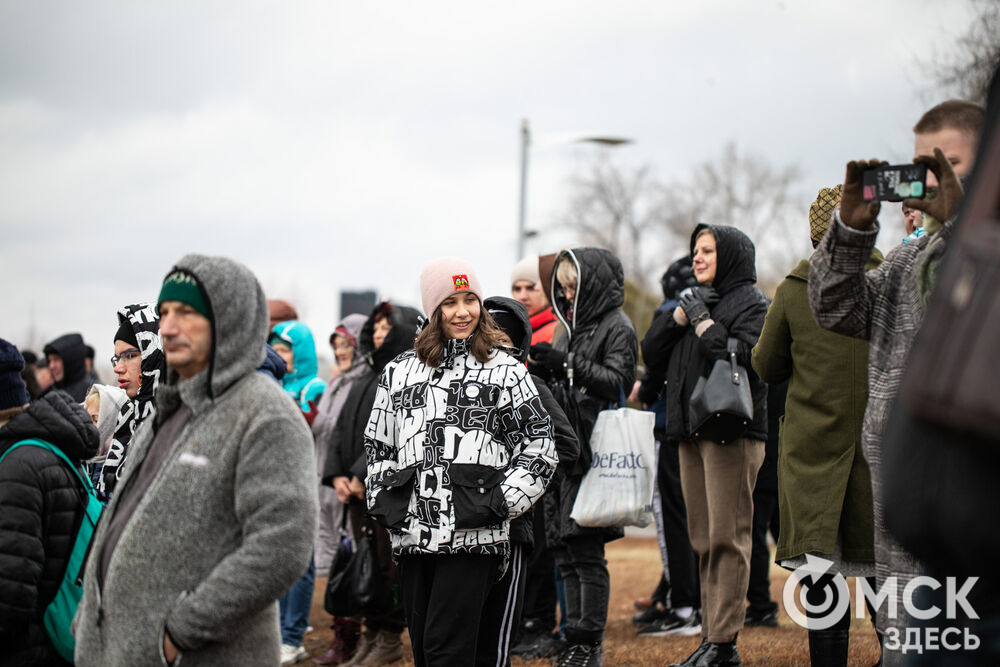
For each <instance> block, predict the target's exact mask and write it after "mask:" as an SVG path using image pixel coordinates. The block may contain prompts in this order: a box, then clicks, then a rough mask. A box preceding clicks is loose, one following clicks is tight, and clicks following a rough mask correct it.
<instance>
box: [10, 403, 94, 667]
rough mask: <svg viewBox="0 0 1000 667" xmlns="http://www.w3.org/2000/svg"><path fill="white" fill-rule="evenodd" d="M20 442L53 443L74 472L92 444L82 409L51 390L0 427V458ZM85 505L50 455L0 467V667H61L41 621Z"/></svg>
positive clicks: (40, 453) (14, 456)
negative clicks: (38, 440)
mask: <svg viewBox="0 0 1000 667" xmlns="http://www.w3.org/2000/svg"><path fill="white" fill-rule="evenodd" d="M28 438H38V439H40V440H45V441H47V442H50V443H52V444H54V445H55V446H56V447H58V448H59V449H61V450H62V451H63V453H64V454H66V456H67V457H68V458H69V460H70V461H73V462H74V463H76V464H77V466H78V467H80V463H81V461H84V460H86V459H89V458H92V457H93V456H94V455H95V454H96V453H97V447H98V440H99V436H98V434H97V428H96V427H95V426H94V425H93V423H92V422H91V420H90V415H88V414H87V411H86V410H84V409H83V406H81V405H79V404H78V403H76V402H75V401H74V400H73V398H72V397H70V395H69V394H66V393H65V392H62V391H58V390H56V391H50V392H47V393H46V394H45V396H43V397H41V398H39V399H37V400H35V401H33V402H32V403H31V404H30V405H29V406H28V408H27V410H25V411H24V412H21V413H19V414H17V415H15V416H14V418H13V419H11V420H10V421H9V422H7V424H5V425H4V426H3V427H2V428H0V454H3V453H4V452H6V451H7V450H8V449H10V448H11V446H12V445H14V443H16V442H19V441H21V440H26V439H28ZM80 474H81V475H84V474H85V473H84V471H83V469H82V467H80ZM85 503H86V500H85V497H84V496H83V487H82V486H81V484H80V480H79V479H78V478H77V477H76V475H74V474H73V473H72V472H71V471H70V470H69V468H67V467H66V464H65V463H64V462H63V461H62V460H61V459H60V458H59V457H57V456H56V455H55V454H53V453H52V452H50V451H47V450H45V449H42V448H41V447H19V448H17V449H16V450H14V451H13V452H11V453H10V454H8V455H7V458H5V459H4V460H3V463H0V508H2V510H0V663H2V664H4V665H12V666H16V665H66V664H68V663H66V662H64V661H63V660H62V659H61V658H60V657H59V654H58V653H56V650H55V648H54V647H53V646H52V642H51V641H49V638H48V635H47V634H46V632H45V628H44V627H43V625H42V615H43V614H44V613H45V608H46V607H47V606H48V605H49V603H50V602H51V601H52V598H53V597H54V596H55V593H56V590H57V589H58V588H59V585H60V584H61V583H62V578H63V574H64V573H65V571H66V565H67V562H68V560H69V554H70V551H71V550H72V548H73V541H74V539H75V538H76V531H77V530H78V529H79V527H80V521H81V520H82V518H83V510H84V506H85Z"/></svg>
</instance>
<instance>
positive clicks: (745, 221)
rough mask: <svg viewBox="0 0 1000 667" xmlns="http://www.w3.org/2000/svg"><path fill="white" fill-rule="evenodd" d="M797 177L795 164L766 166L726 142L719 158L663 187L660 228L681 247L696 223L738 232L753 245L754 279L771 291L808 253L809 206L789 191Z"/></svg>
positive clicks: (765, 162) (792, 188) (764, 163)
mask: <svg viewBox="0 0 1000 667" xmlns="http://www.w3.org/2000/svg"><path fill="white" fill-rule="evenodd" d="M799 178H800V172H799V169H798V167H797V166H795V165H786V166H778V167H776V166H772V165H771V164H769V163H768V162H767V161H766V160H765V159H764V158H761V157H758V156H754V155H750V154H746V153H740V151H739V150H738V149H737V146H736V144H735V143H732V142H730V143H729V144H727V145H726V147H725V148H724V149H723V151H722V155H721V156H720V157H719V158H717V159H714V160H710V161H707V162H703V163H702V164H700V165H698V166H697V167H695V169H694V171H693V172H692V174H691V176H690V177H689V178H688V179H685V180H682V181H679V182H674V183H671V184H670V185H668V186H667V187H666V188H665V189H664V204H663V209H664V210H666V211H669V214H668V215H666V216H665V218H664V225H665V227H666V230H667V231H668V233H669V234H671V235H673V236H675V237H678V239H679V240H683V242H684V243H685V244H686V243H687V241H688V239H689V236H690V234H691V231H692V230H693V229H694V227H695V225H696V224H697V223H699V222H705V223H708V224H715V225H730V226H732V227H737V228H739V229H741V230H743V231H744V232H745V233H746V234H747V236H749V237H750V238H751V240H753V242H754V245H756V247H757V274H758V278H759V281H760V282H761V284H762V285H763V286H765V287H773V286H774V285H776V284H777V283H778V282H779V281H780V280H781V279H782V278H783V277H784V276H785V275H786V274H787V273H788V271H789V270H791V268H792V267H794V266H795V263H796V261H797V260H799V259H801V258H802V257H805V256H807V255H808V254H809V251H810V249H809V235H808V227H807V225H806V224H805V220H806V211H808V207H809V204H808V201H806V199H805V197H803V196H801V195H799V194H797V193H796V192H795V190H794V186H795V184H796V182H797V181H798V180H799ZM685 247H686V245H685Z"/></svg>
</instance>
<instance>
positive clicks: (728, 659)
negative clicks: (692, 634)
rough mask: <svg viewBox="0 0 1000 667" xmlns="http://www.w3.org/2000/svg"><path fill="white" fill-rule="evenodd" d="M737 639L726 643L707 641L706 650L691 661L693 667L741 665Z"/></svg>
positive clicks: (734, 666) (736, 666) (731, 666)
mask: <svg viewBox="0 0 1000 667" xmlns="http://www.w3.org/2000/svg"><path fill="white" fill-rule="evenodd" d="M742 664H743V663H741V662H740V654H739V651H737V650H736V641H735V640H734V641H731V642H726V643H724V644H715V643H712V642H706V648H705V651H704V652H703V653H702V654H701V655H699V656H698V658H697V659H696V660H695V661H694V662H693V663H691V667H741V665H742Z"/></svg>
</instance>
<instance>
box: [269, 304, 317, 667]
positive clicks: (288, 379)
mask: <svg viewBox="0 0 1000 667" xmlns="http://www.w3.org/2000/svg"><path fill="white" fill-rule="evenodd" d="M267 343H268V345H270V346H271V347H272V348H274V351H275V352H277V353H278V354H279V355H281V358H282V359H284V360H285V366H286V368H287V371H286V373H285V375H284V377H282V378H281V386H282V387H283V388H284V389H285V391H286V392H288V394H289V395H290V396H291V397H292V398H294V399H295V401H296V403H298V405H299V408H300V409H301V410H302V412H303V414H304V415H305V418H306V421H307V422H308V423H309V424H310V425H312V420H313V418H314V417H315V416H316V414H317V410H316V404H317V403H319V399H320V397H321V396H322V395H323V391H324V390H325V389H326V383H325V382H323V380H321V379H320V378H319V376H318V375H317V374H316V372H317V369H318V366H317V363H316V343H315V342H314V341H313V335H312V332H311V331H309V327H307V326H306V325H305V324H303V323H302V322H298V321H295V320H290V321H287V322H279V323H278V324H275V325H274V326H273V327H272V328H271V336H270V337H269V338H268V339H267ZM315 568H316V564H315V561H314V560H310V561H309V569H308V570H306V572H305V573H304V574H303V575H302V578H301V579H299V581H298V582H297V583H296V584H295V585H294V586H292V588H291V590H289V591H288V593H286V594H285V596H284V597H283V598H281V600H280V601H279V605H278V606H279V608H280V614H281V658H282V660H281V664H283V665H290V664H293V663H295V662H298V661H299V660H301V659H303V658H305V657H306V655H307V653H306V651H305V648H304V647H303V645H302V639H303V637H304V635H305V631H306V627H307V626H308V625H309V611H310V608H311V606H312V596H313V587H314V582H315V573H316V569H315Z"/></svg>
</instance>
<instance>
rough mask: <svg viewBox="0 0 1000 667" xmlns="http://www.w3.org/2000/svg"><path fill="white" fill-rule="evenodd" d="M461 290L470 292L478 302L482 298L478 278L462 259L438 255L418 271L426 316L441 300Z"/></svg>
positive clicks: (481, 289) (432, 311) (428, 315)
mask: <svg viewBox="0 0 1000 667" xmlns="http://www.w3.org/2000/svg"><path fill="white" fill-rule="evenodd" d="M461 292H472V293H473V294H475V295H476V296H477V297H479V301H480V302H482V300H483V288H482V287H481V286H480V284H479V278H477V277H476V274H474V273H473V272H472V267H471V266H470V265H469V263H468V262H466V261H465V260H464V259H459V258H457V257H439V258H438V259H435V260H433V261H431V262H430V263H428V264H427V266H425V267H424V270H423V271H422V272H421V273H420V299H421V301H422V302H423V306H424V313H425V314H426V315H427V317H430V316H431V315H433V314H434V311H435V310H437V307H438V306H440V305H441V302H442V301H444V300H445V299H447V298H448V297H449V296H451V295H452V294H458V293H461Z"/></svg>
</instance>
